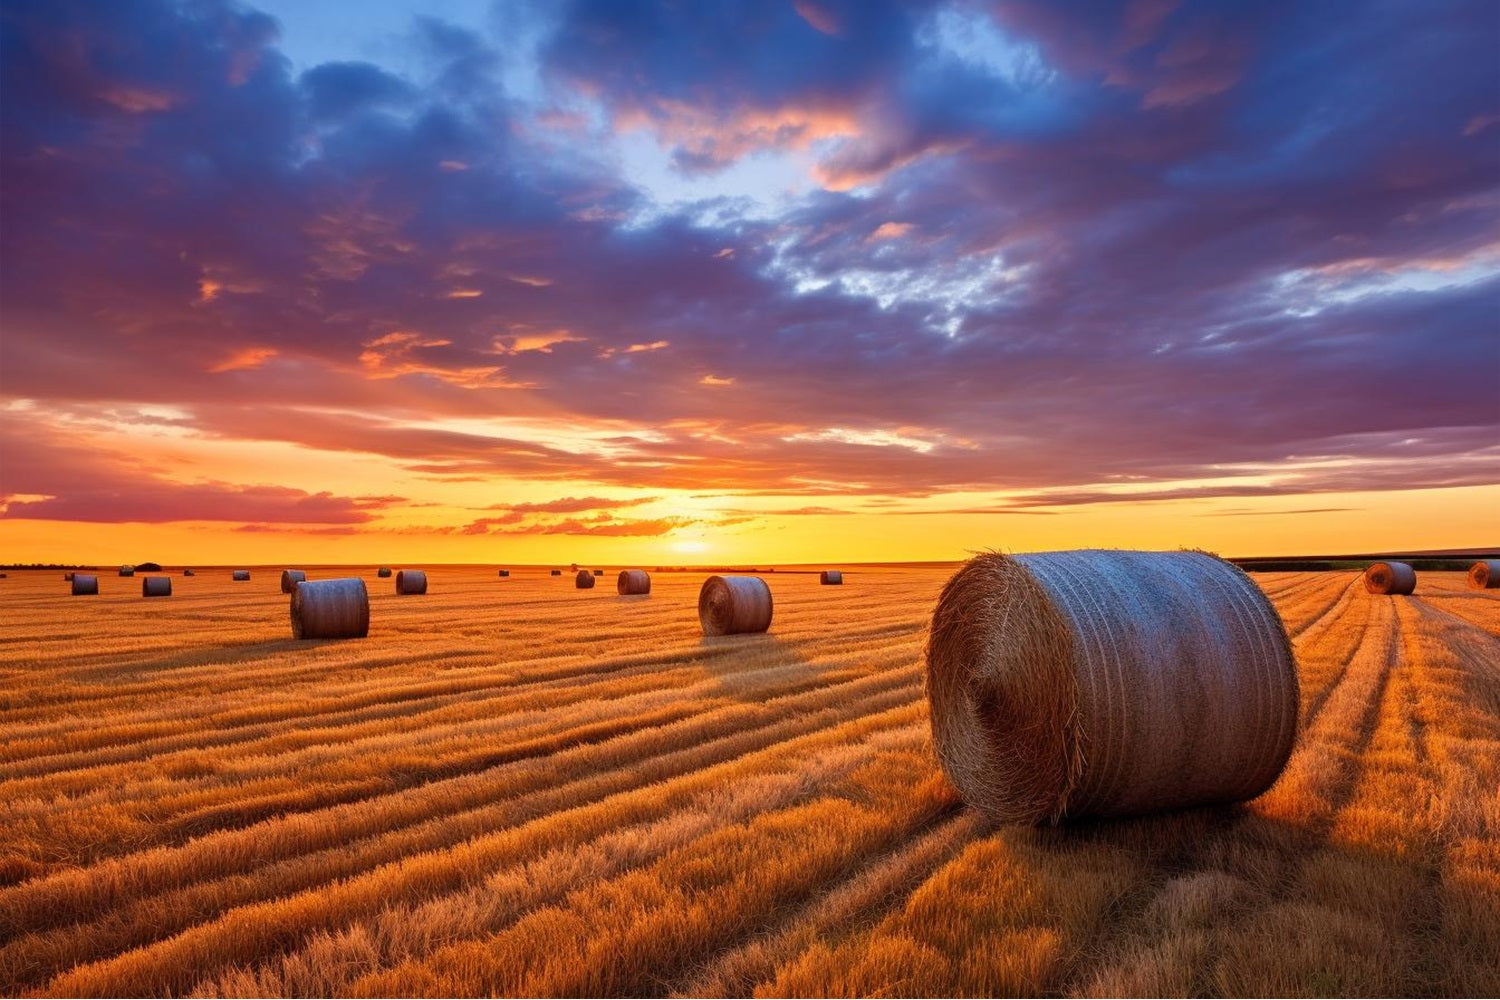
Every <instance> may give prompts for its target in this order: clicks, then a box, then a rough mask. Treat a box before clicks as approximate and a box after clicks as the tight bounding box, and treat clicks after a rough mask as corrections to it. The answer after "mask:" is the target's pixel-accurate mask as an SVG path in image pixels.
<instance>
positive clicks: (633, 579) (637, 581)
mask: <svg viewBox="0 0 1500 1000" xmlns="http://www.w3.org/2000/svg"><path fill="white" fill-rule="evenodd" d="M618 587H619V590H620V593H622V594H649V593H651V574H650V573H647V572H646V571H645V570H643V569H622V570H620V579H619V583H618Z"/></svg>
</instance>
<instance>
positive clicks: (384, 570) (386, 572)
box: [375, 566, 391, 580]
mask: <svg viewBox="0 0 1500 1000" xmlns="http://www.w3.org/2000/svg"><path fill="white" fill-rule="evenodd" d="M375 575H376V576H378V577H380V578H381V579H382V580H384V579H385V578H386V577H388V576H390V575H391V568H390V567H389V566H382V567H380V568H379V569H377V570H376V571H375Z"/></svg>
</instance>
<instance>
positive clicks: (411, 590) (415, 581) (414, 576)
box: [396, 569, 427, 594]
mask: <svg viewBox="0 0 1500 1000" xmlns="http://www.w3.org/2000/svg"><path fill="white" fill-rule="evenodd" d="M396 593H398V594H425V593H427V574H426V573H424V572H423V571H422V570H419V569H402V570H397V571H396Z"/></svg>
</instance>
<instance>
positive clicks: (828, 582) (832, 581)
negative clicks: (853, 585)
mask: <svg viewBox="0 0 1500 1000" xmlns="http://www.w3.org/2000/svg"><path fill="white" fill-rule="evenodd" d="M818 582H819V583H821V584H822V585H823V586H825V587H837V586H839V585H840V584H842V583H843V582H844V574H843V573H842V572H841V571H840V570H836V569H825V570H824V571H823V572H821V573H819V574H818Z"/></svg>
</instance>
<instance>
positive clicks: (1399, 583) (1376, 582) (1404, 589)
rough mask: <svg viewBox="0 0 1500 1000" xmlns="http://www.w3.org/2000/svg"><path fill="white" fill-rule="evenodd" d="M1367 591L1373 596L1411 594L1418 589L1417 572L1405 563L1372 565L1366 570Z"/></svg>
mask: <svg viewBox="0 0 1500 1000" xmlns="http://www.w3.org/2000/svg"><path fill="white" fill-rule="evenodd" d="M1365 589H1366V590H1368V591H1369V592H1370V593H1372V594H1410V593H1411V592H1412V591H1414V590H1416V589H1417V571H1416V570H1414V569H1412V568H1411V566H1410V564H1408V563H1404V562H1378V563H1371V564H1370V568H1369V569H1367V570H1365Z"/></svg>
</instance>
